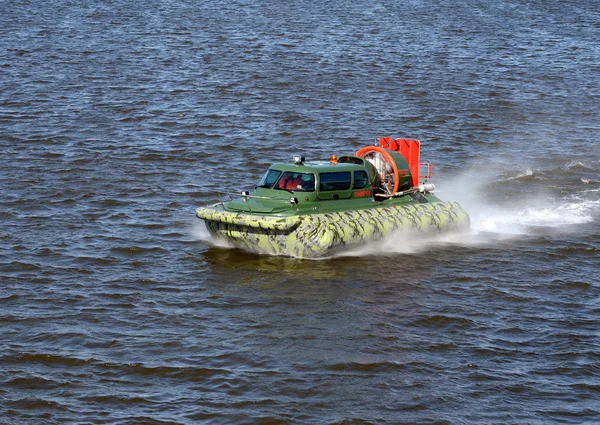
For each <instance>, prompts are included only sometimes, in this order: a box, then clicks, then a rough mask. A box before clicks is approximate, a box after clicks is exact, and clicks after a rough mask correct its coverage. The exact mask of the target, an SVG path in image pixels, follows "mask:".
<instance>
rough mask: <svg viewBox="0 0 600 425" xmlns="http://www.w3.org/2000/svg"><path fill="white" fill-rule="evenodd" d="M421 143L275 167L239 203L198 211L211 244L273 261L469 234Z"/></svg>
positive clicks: (388, 144)
mask: <svg viewBox="0 0 600 425" xmlns="http://www.w3.org/2000/svg"><path fill="white" fill-rule="evenodd" d="M420 146H421V142H420V141H419V140H409V139H394V138H389V137H383V138H380V139H379V141H378V145H377V146H366V147H363V148H362V149H359V150H358V151H357V152H356V153H354V154H353V155H340V156H337V155H331V157H330V158H329V159H328V160H326V161H317V162H311V161H306V160H305V158H304V157H303V156H300V155H298V156H296V157H294V161H293V163H277V164H273V165H271V166H270V167H269V169H268V170H267V171H266V173H265V174H264V176H263V177H262V179H261V181H260V182H259V184H258V186H256V187H255V188H254V189H253V190H252V191H244V192H242V193H241V196H240V197H239V198H237V199H233V200H231V201H228V202H219V203H216V204H213V205H210V206H208V207H202V208H198V209H197V210H196V216H197V217H198V218H200V219H202V220H204V221H205V223H206V227H207V229H208V231H209V232H210V234H211V236H212V237H213V238H214V239H216V240H218V241H221V242H225V243H226V244H227V245H229V246H232V247H237V248H241V249H244V250H248V251H252V252H256V253H261V254H270V255H284V256H292V257H299V258H319V257H327V256H330V255H331V254H333V253H335V252H337V251H340V250H345V249H349V248H353V247H356V246H357V245H360V244H364V243H366V242H369V241H374V240H378V239H382V238H384V237H386V236H388V235H390V234H392V233H394V232H397V231H409V232H440V231H451V230H461V229H466V228H468V227H469V225H470V222H469V216H468V215H467V213H466V212H465V211H464V210H463V209H462V207H461V206H460V205H459V204H458V203H456V202H443V201H441V200H440V199H439V198H437V197H436V196H435V195H434V190H435V186H434V185H433V184H431V183H428V182H429V180H430V179H431V176H432V165H431V164H430V163H428V162H426V163H421V162H420Z"/></svg>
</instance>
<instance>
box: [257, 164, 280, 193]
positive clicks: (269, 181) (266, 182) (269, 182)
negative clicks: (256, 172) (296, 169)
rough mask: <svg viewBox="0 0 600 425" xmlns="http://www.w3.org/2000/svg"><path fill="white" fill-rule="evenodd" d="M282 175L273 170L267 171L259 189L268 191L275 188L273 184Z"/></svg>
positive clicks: (259, 184)
mask: <svg viewBox="0 0 600 425" xmlns="http://www.w3.org/2000/svg"><path fill="white" fill-rule="evenodd" d="M280 175H281V171H277V170H271V169H269V170H267V172H266V173H265V175H264V176H263V178H262V179H261V180H260V183H258V187H265V188H267V189H268V188H270V187H273V184H274V183H275V182H276V181H277V179H278V178H279V176H280Z"/></svg>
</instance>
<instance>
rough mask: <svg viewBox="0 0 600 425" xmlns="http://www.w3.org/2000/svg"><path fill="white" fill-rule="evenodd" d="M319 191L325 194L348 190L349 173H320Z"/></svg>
mask: <svg viewBox="0 0 600 425" xmlns="http://www.w3.org/2000/svg"><path fill="white" fill-rule="evenodd" d="M319 177H320V180H321V183H320V185H319V190H321V191H323V192H326V191H330V190H347V189H350V178H351V174H350V171H338V172H334V173H321V174H320V175H319Z"/></svg>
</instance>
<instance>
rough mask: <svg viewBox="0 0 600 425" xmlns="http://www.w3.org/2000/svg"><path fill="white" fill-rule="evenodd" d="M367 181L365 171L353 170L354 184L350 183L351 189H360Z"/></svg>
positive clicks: (367, 177)
mask: <svg viewBox="0 0 600 425" xmlns="http://www.w3.org/2000/svg"><path fill="white" fill-rule="evenodd" d="M368 182H369V176H368V175H367V172H366V171H364V170H358V171H355V172H354V185H352V189H362V188H364V187H365V186H366V185H367V183H368Z"/></svg>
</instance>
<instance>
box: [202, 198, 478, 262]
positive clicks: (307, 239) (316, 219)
mask: <svg viewBox="0 0 600 425" xmlns="http://www.w3.org/2000/svg"><path fill="white" fill-rule="evenodd" d="M196 216H197V217H198V218H200V219H203V220H204V221H205V222H206V227H207V229H208V231H209V232H210V233H211V235H212V236H213V238H215V239H216V240H218V241H221V242H225V243H227V244H228V245H231V246H234V247H237V248H241V249H244V250H247V251H251V252H256V253H260V254H269V255H283V256H291V257H299V258H319V257H327V256H330V255H332V254H334V253H335V252H338V251H340V250H344V249H348V248H352V247H357V246H359V245H361V244H364V243H367V242H370V241H375V240H378V239H382V238H385V237H386V236H389V235H391V234H392V233H394V232H397V231H410V232H443V231H451V230H461V229H466V228H468V227H469V224H470V223H469V216H468V215H467V213H466V212H465V211H464V210H463V209H462V208H461V206H460V205H459V204H457V203H455V202H427V203H418V204H416V203H415V204H408V205H400V206H386V207H373V208H369V209H361V210H351V211H342V212H328V213H322V214H308V215H297V216H287V217H274V216H263V215H253V214H248V213H243V212H228V211H224V210H223V209H222V206H221V205H220V204H215V205H213V206H210V207H205V208H198V209H197V210H196Z"/></svg>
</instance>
